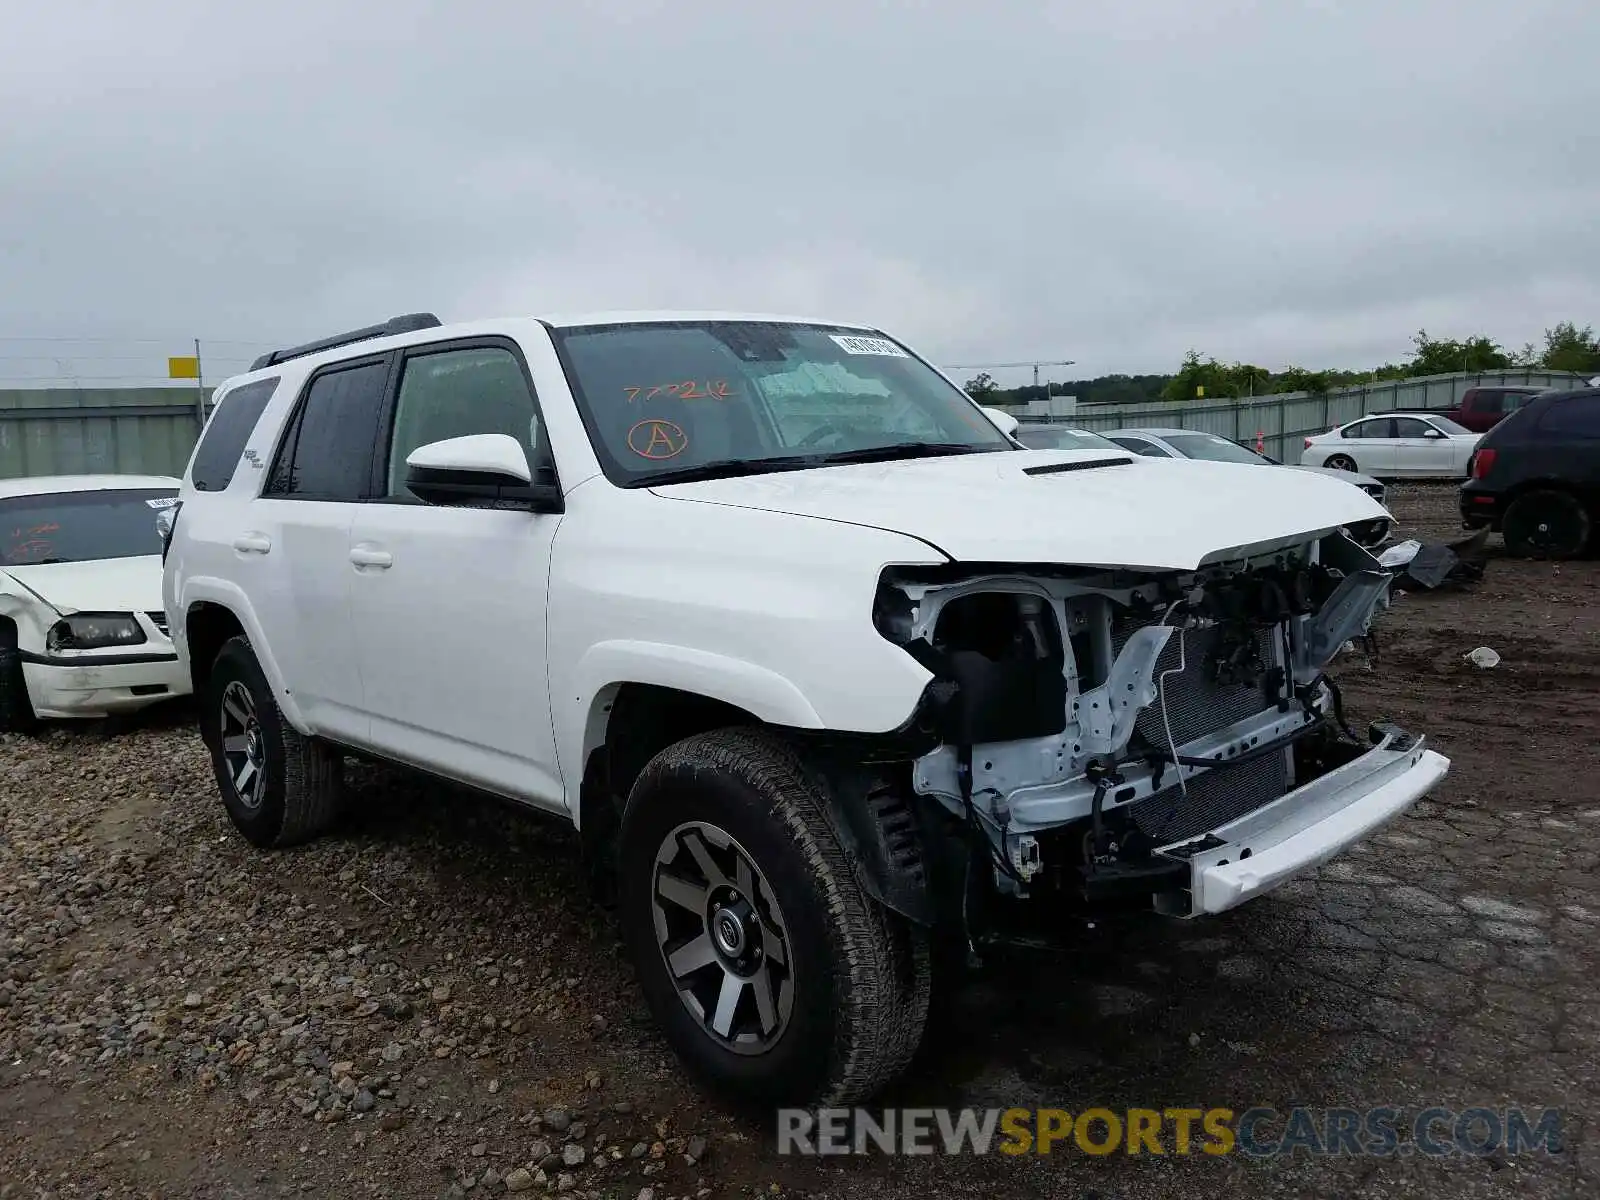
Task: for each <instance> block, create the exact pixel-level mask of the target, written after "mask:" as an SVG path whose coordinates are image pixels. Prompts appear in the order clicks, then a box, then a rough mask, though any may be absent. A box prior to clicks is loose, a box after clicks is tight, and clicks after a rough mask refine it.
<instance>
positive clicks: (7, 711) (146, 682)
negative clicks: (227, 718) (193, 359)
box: [0, 475, 189, 732]
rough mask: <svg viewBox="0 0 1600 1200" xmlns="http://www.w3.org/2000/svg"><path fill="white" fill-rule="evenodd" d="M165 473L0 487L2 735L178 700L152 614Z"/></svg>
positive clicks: (168, 499)
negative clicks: (51, 721) (54, 721)
mask: <svg viewBox="0 0 1600 1200" xmlns="http://www.w3.org/2000/svg"><path fill="white" fill-rule="evenodd" d="M177 495H178V481H177V480H176V479H173V478H171V477H170V476H165V475H53V476H42V477H34V478H28V479H10V480H4V481H0V732H7V731H9V732H23V731H27V730H30V729H32V728H33V727H34V726H35V725H36V724H37V722H39V721H40V720H47V719H58V718H73V717H104V716H109V715H111V714H113V713H124V712H131V711H133V710H135V709H139V708H144V707H146V706H148V705H151V704H154V703H156V702H158V701H161V700H166V699H170V698H172V697H174V696H182V695H186V694H188V691H189V678H188V675H187V674H186V673H185V672H184V671H182V670H181V669H180V668H179V666H178V654H177V651H176V650H174V649H173V647H172V643H171V641H169V640H168V638H167V618H166V614H165V613H164V612H163V611H162V608H161V534H160V532H159V529H158V523H159V520H160V517H161V514H162V513H164V512H166V511H168V510H169V509H170V508H171V506H172V505H173V504H175V503H176V502H177Z"/></svg>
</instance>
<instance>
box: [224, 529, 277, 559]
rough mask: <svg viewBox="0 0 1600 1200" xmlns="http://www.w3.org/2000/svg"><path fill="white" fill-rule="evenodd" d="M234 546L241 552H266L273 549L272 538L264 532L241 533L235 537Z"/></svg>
mask: <svg viewBox="0 0 1600 1200" xmlns="http://www.w3.org/2000/svg"><path fill="white" fill-rule="evenodd" d="M233 548H234V549H235V550H237V551H238V552H239V553H240V554H265V553H267V552H268V551H269V550H271V549H272V539H271V538H269V537H268V536H267V535H266V534H264V533H241V534H240V535H239V536H238V537H236V538H234V539H233Z"/></svg>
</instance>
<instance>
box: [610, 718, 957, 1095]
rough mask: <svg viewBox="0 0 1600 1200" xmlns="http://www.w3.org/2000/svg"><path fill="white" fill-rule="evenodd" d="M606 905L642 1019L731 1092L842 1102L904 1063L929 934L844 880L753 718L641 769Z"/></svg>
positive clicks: (780, 747)
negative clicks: (640, 995)
mask: <svg viewBox="0 0 1600 1200" xmlns="http://www.w3.org/2000/svg"><path fill="white" fill-rule="evenodd" d="M619 867H620V878H619V884H620V901H619V917H620V919H621V923H622V932H623V936H624V938H625V939H626V941H627V944H628V949H629V953H630V956H631V958H632V960H633V963H634V967H635V969H636V970H637V972H638V976H639V984H640V987H641V989H642V990H643V992H644V995H645V999H646V1001H647V1002H648V1003H649V1005H650V1008H651V1011H652V1012H653V1014H654V1015H655V1018H656V1021H657V1022H658V1024H659V1025H660V1026H661V1029H662V1031H663V1033H664V1034H665V1036H666V1038H667V1040H668V1042H670V1043H671V1045H672V1047H673V1049H674V1050H675V1051H676V1052H677V1054H678V1055H679V1057H680V1058H681V1059H682V1060H683V1061H684V1063H685V1065H686V1066H688V1068H689V1069H690V1070H691V1071H692V1072H693V1073H694V1074H695V1075H696V1076H698V1077H699V1078H700V1079H701V1080H702V1081H703V1082H704V1083H706V1084H707V1085H708V1086H709V1087H710V1088H711V1089H712V1090H714V1091H716V1092H718V1093H720V1094H722V1095H723V1096H725V1097H727V1098H728V1099H731V1100H734V1101H736V1102H740V1103H754V1104H793V1105H804V1104H843V1103H848V1102H850V1101H853V1100H858V1099H861V1098H864V1097H866V1096H868V1095H870V1094H871V1093H872V1092H874V1091H876V1090H877V1089H878V1088H880V1087H882V1086H883V1085H884V1084H885V1083H887V1082H888V1081H889V1080H890V1079H892V1078H893V1077H894V1076H895V1075H897V1074H899V1073H900V1072H901V1071H902V1070H904V1069H905V1067H906V1066H907V1064H909V1063H910V1061H911V1058H912V1056H913V1055H914V1054H915V1053H916V1050H917V1047H918V1044H919V1043H920V1041H921V1038H922V1030H923V1027H924V1025H925V1024H926V1021H927V1014H928V1000H929V994H930V965H929V951H928V943H927V937H926V935H925V934H924V933H923V932H922V931H920V930H917V929H915V928H914V927H912V926H911V925H910V924H908V923H907V922H905V921H904V920H903V919H902V918H900V917H898V916H896V915H895V914H894V913H891V912H890V911H889V910H887V909H885V908H883V907H882V906H880V905H879V904H877V903H876V902H875V901H874V900H872V899H871V898H870V897H869V896H868V895H867V894H866V893H865V891H864V890H863V889H862V887H861V885H860V884H859V882H858V881H857V879H856V876H855V874H854V871H853V869H852V866H851V863H850V860H849V858H848V856H847V855H846V853H845V851H844V849H843V847H842V845H841V842H840V838H839V835H838V833H837V831H836V830H835V828H834V825H833V823H832V821H831V819H830V818H829V816H828V811H827V804H826V801H825V799H824V797H823V796H822V794H821V792H820V791H819V788H818V785H816V784H815V783H813V782H812V781H811V779H810V778H808V776H807V775H806V773H805V772H804V771H803V770H802V768H801V765H800V762H799V760H798V759H797V758H796V757H795V754H794V752H793V751H792V750H791V749H790V748H789V747H788V746H787V745H785V744H784V743H783V742H782V741H781V740H780V739H778V738H776V737H774V736H772V735H771V734H769V733H767V732H766V731H763V730H759V729H723V730H716V731H713V732H710V733H704V734H697V735H695V736H693V737H690V738H686V739H684V740H683V741H681V742H678V743H677V744H675V745H673V746H670V747H668V748H667V749H666V750H663V751H662V752H661V753H660V754H659V755H657V756H656V757H655V758H654V759H653V760H652V761H651V762H650V764H649V765H648V766H647V767H646V768H645V770H644V772H643V774H642V775H641V776H640V777H639V780H638V782H637V783H635V784H634V786H633V789H632V791H631V793H630V795H629V798H628V805H627V809H626V812H625V814H624V816H623V822H622V830H621V837H620V862H619Z"/></svg>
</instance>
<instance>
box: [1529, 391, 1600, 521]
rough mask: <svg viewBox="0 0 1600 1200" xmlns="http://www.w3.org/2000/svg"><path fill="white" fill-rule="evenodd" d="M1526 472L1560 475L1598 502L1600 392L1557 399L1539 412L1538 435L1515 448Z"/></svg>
mask: <svg viewBox="0 0 1600 1200" xmlns="http://www.w3.org/2000/svg"><path fill="white" fill-rule="evenodd" d="M1518 454H1519V457H1524V458H1526V459H1527V460H1528V462H1527V467H1526V473H1527V474H1528V475H1530V476H1531V475H1542V476H1545V477H1548V478H1554V479H1561V480H1564V481H1567V482H1569V483H1571V484H1573V485H1575V486H1576V487H1578V488H1579V489H1580V490H1581V491H1582V492H1583V493H1584V495H1585V497H1586V498H1587V500H1588V502H1589V503H1590V504H1591V505H1597V504H1600V396H1574V397H1572V398H1571V399H1568V400H1560V401H1557V402H1556V403H1554V404H1552V405H1551V406H1550V407H1549V408H1547V409H1545V410H1544V412H1543V413H1541V414H1539V426H1538V436H1537V437H1536V438H1530V439H1528V441H1527V443H1526V444H1525V445H1524V446H1523V447H1521V448H1520V450H1519V451H1518Z"/></svg>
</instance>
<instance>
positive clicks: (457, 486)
mask: <svg viewBox="0 0 1600 1200" xmlns="http://www.w3.org/2000/svg"><path fill="white" fill-rule="evenodd" d="M539 475H540V476H541V478H539V479H537V480H536V479H535V478H534V473H533V471H532V470H531V469H530V468H529V467H528V456H527V454H525V453H524V452H523V449H522V445H521V444H520V443H519V442H518V441H517V439H516V438H514V437H511V436H509V435H507V434H504V433H474V434H469V435H468V436H466V437H458V438H446V439H445V440H444V441H442V442H429V443H428V444H427V445H425V446H418V447H417V448H416V449H415V450H413V451H412V452H411V453H410V454H408V455H406V487H407V488H408V489H409V490H410V491H411V494H412V495H414V496H415V497H416V498H417V499H419V500H421V501H422V502H423V503H424V504H437V505H442V506H448V507H454V508H516V509H522V510H524V511H527V512H539V513H558V512H562V511H563V510H564V509H565V508H566V503H565V501H564V500H563V499H562V496H561V488H560V485H558V484H557V483H556V482H555V481H554V476H555V469H554V468H552V467H545V468H543V469H542V470H540V472H539ZM545 476H548V477H549V478H548V479H547V478H543V477H545Z"/></svg>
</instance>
